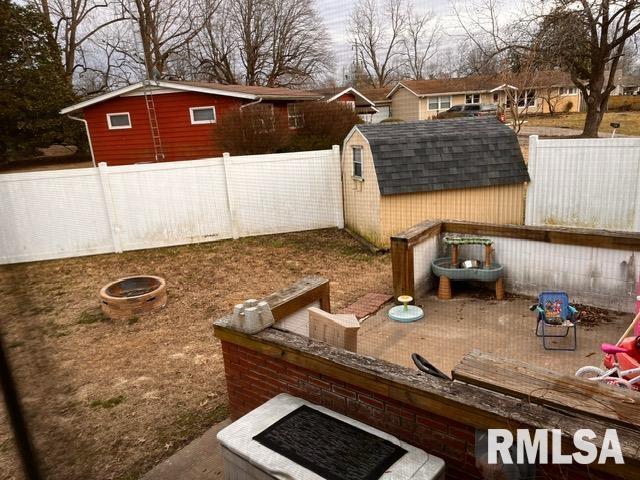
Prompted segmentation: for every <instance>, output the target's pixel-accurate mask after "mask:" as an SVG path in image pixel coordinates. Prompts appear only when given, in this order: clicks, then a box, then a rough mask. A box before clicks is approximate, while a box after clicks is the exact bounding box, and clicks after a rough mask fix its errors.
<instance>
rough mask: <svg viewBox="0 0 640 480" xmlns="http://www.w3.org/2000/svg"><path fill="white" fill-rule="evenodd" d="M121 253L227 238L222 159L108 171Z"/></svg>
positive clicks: (227, 211)
mask: <svg viewBox="0 0 640 480" xmlns="http://www.w3.org/2000/svg"><path fill="white" fill-rule="evenodd" d="M108 172H109V173H108V179H109V183H110V187H111V194H112V196H113V200H114V206H115V225H114V227H115V228H116V230H117V233H118V235H119V237H120V241H121V244H122V249H123V250H136V249H140V248H155V247H166V246H170V245H183V244H187V243H197V242H207V241H213V240H221V239H224V238H231V236H232V234H231V216H230V214H229V208H228V205H227V187H226V183H225V176H224V166H223V164H222V159H220V158H217V159H210V160H193V161H187V162H169V163H161V164H142V165H127V166H123V167H110V168H109V169H108Z"/></svg>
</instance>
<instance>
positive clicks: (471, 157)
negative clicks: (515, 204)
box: [357, 117, 529, 195]
mask: <svg viewBox="0 0 640 480" xmlns="http://www.w3.org/2000/svg"><path fill="white" fill-rule="evenodd" d="M357 128H358V130H360V132H362V134H363V135H364V136H365V137H366V138H367V141H368V142H369V145H370V146H371V153H372V155H373V163H374V165H375V169H376V175H377V177H378V185H379V187H380V193H381V194H382V195H394V194H397V193H412V192H432V191H436V190H451V189H455V188H471V187H488V186H492V185H509V184H516V183H522V182H527V181H529V173H528V172H527V167H526V165H525V163H524V158H523V157H522V151H521V150H520V145H519V144H518V139H517V137H516V134H515V133H514V132H513V130H511V129H510V128H509V127H508V126H506V125H503V124H502V123H500V122H499V121H498V120H497V119H495V118H493V117H487V118H455V119H447V120H425V121H420V122H407V123H378V124H367V125H358V126H357Z"/></svg>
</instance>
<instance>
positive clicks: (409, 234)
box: [391, 220, 442, 246]
mask: <svg viewBox="0 0 640 480" xmlns="http://www.w3.org/2000/svg"><path fill="white" fill-rule="evenodd" d="M441 225H442V222H439V221H433V220H427V221H426V222H422V223H418V224H417V225H414V226H412V227H410V228H408V229H407V230H405V231H404V232H401V233H399V234H397V235H394V236H393V237H391V240H392V241H393V239H399V240H406V241H407V243H408V244H409V246H412V245H416V244H418V243H420V242H422V241H424V240H426V239H427V238H430V237H433V236H434V235H439V234H440V229H441Z"/></svg>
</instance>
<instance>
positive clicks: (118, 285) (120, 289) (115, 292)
mask: <svg viewBox="0 0 640 480" xmlns="http://www.w3.org/2000/svg"><path fill="white" fill-rule="evenodd" d="M166 304H167V284H166V282H165V281H164V278H162V277H156V276H153V275H136V276H133V277H125V278H121V279H119V280H116V281H115V282H111V283H109V284H108V285H105V286H104V287H102V288H101V289H100V306H101V307H102V312H103V313H104V314H105V315H106V316H107V317H109V318H112V319H115V320H126V319H129V318H132V317H135V316H138V315H144V314H145V313H151V312H153V311H156V310H159V309H161V308H162V307H164V306H165V305H166Z"/></svg>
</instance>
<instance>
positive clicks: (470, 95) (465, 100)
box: [464, 93, 482, 105]
mask: <svg viewBox="0 0 640 480" xmlns="http://www.w3.org/2000/svg"><path fill="white" fill-rule="evenodd" d="M476 95H477V96H478V101H477V102H467V97H472V98H471V99H472V100H473V97H475V96H476ZM481 101H482V97H481V96H480V94H479V93H465V94H464V104H465V105H480V103H482V102H481Z"/></svg>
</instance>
